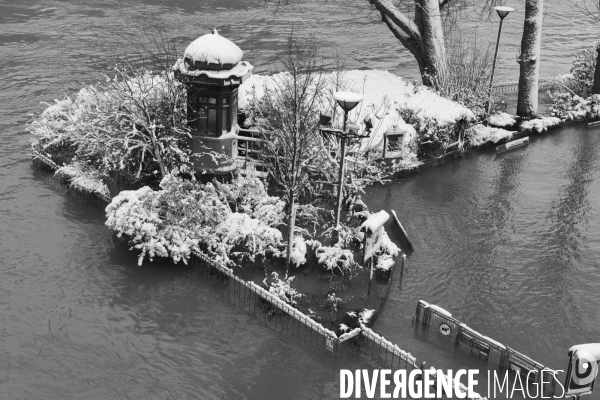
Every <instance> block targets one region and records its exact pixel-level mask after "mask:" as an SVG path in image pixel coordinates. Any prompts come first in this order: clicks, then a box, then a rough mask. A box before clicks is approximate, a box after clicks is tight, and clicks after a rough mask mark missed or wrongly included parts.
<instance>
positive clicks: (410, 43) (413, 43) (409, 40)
mask: <svg viewBox="0 0 600 400" xmlns="http://www.w3.org/2000/svg"><path fill="white" fill-rule="evenodd" d="M381 17H382V19H383V22H385V23H386V25H387V26H388V28H389V29H390V31H392V33H393V34H394V36H396V38H397V39H398V40H399V41H400V43H402V45H403V46H404V47H406V48H407V49H408V51H410V52H411V54H412V55H413V56H414V57H415V59H416V60H417V63H419V70H422V69H423V67H424V64H423V63H424V60H423V54H422V52H421V43H420V42H419V41H417V40H415V38H413V37H411V36H409V35H407V34H406V33H405V32H404V31H402V30H401V29H400V28H398V26H397V25H396V24H394V23H393V22H392V21H391V20H390V19H389V18H388V17H387V15H385V14H383V15H382V16H381Z"/></svg>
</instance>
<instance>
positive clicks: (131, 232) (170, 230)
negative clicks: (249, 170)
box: [106, 175, 229, 265]
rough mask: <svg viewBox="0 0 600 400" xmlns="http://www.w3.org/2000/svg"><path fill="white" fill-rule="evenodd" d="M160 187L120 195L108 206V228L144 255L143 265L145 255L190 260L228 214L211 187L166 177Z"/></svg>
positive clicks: (142, 256) (151, 257)
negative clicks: (124, 237) (125, 238)
mask: <svg viewBox="0 0 600 400" xmlns="http://www.w3.org/2000/svg"><path fill="white" fill-rule="evenodd" d="M160 187H161V190H158V191H154V190H152V189H151V188H149V187H147V186H145V187H143V188H141V189H138V190H130V191H122V192H121V193H120V194H119V195H117V196H115V197H114V198H113V200H112V202H111V203H110V204H109V205H108V206H107V207H106V216H107V220H106V226H108V227H109V228H111V229H113V230H114V231H116V232H117V235H118V236H119V237H121V236H122V235H125V236H126V237H127V238H128V239H129V241H130V242H131V244H132V248H135V249H138V250H140V251H141V253H140V255H139V258H138V263H139V264H140V265H141V264H142V262H143V260H144V258H145V257H146V256H148V258H149V259H150V261H152V259H153V258H154V257H155V256H160V257H171V258H172V259H173V261H175V262H179V261H180V260H183V261H184V262H186V261H187V259H189V257H190V254H191V252H192V251H193V250H199V245H200V244H201V243H202V242H203V241H204V242H205V241H207V239H208V238H210V237H211V236H212V233H213V229H214V228H215V227H216V226H217V225H218V224H219V223H220V222H221V221H222V220H224V219H225V217H226V216H227V215H228V214H229V209H228V207H227V205H225V204H223V203H222V202H221V200H220V199H219V196H218V195H217V192H216V190H215V189H214V187H213V186H212V185H211V184H207V185H201V184H198V183H196V182H192V181H188V180H184V179H182V178H180V177H178V176H175V175H167V176H166V177H165V178H164V179H163V180H162V181H161V183H160Z"/></svg>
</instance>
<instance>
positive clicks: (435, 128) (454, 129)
mask: <svg viewBox="0 0 600 400" xmlns="http://www.w3.org/2000/svg"><path fill="white" fill-rule="evenodd" d="M417 90H418V89H417ZM421 90H423V89H421ZM399 112H400V115H401V116H402V118H403V119H404V120H405V121H406V122H407V123H409V124H411V125H412V126H413V127H414V128H415V129H416V130H417V132H418V133H419V135H420V143H419V145H420V146H421V149H422V146H423V145H424V144H429V145H430V146H432V147H434V148H435V147H443V146H444V145H448V144H450V143H452V142H454V141H456V140H458V137H459V135H460V132H461V131H462V130H463V129H464V127H465V125H466V123H467V122H469V121H471V120H472V119H474V115H473V114H471V115H465V116H464V117H462V118H461V119H458V120H453V121H452V120H451V121H448V120H447V119H446V118H443V119H442V118H431V117H426V116H424V115H423V113H421V112H420V111H419V110H416V111H415V110H412V109H399Z"/></svg>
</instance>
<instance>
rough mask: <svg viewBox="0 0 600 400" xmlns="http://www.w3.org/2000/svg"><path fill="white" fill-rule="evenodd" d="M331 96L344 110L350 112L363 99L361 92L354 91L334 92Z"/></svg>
mask: <svg viewBox="0 0 600 400" xmlns="http://www.w3.org/2000/svg"><path fill="white" fill-rule="evenodd" d="M333 98H334V99H335V101H337V102H338V104H339V105H340V107H342V109H343V110H344V112H346V113H347V112H350V110H352V109H353V108H354V107H356V105H357V104H358V103H360V102H361V101H362V99H363V96H362V94H358V93H354V92H335V93H334V94H333Z"/></svg>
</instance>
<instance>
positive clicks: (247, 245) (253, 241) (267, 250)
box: [206, 213, 283, 264]
mask: <svg viewBox="0 0 600 400" xmlns="http://www.w3.org/2000/svg"><path fill="white" fill-rule="evenodd" d="M282 240H283V239H282V236H281V232H280V231H279V230H278V229H277V228H273V227H270V226H269V225H267V224H265V223H263V222H262V221H261V220H259V219H257V218H252V217H251V216H250V215H248V214H244V213H231V214H229V215H227V216H226V217H225V220H224V221H223V222H221V223H220V224H219V225H217V226H216V227H215V229H214V231H213V232H212V234H211V235H210V237H209V238H207V239H206V241H207V244H208V249H209V251H210V252H212V253H215V254H218V255H219V256H220V257H221V258H222V260H224V261H225V262H226V263H227V264H235V262H237V263H242V262H244V261H254V260H255V258H256V256H258V255H260V256H265V255H277V256H278V255H280V248H281V247H282V246H283V242H282Z"/></svg>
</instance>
